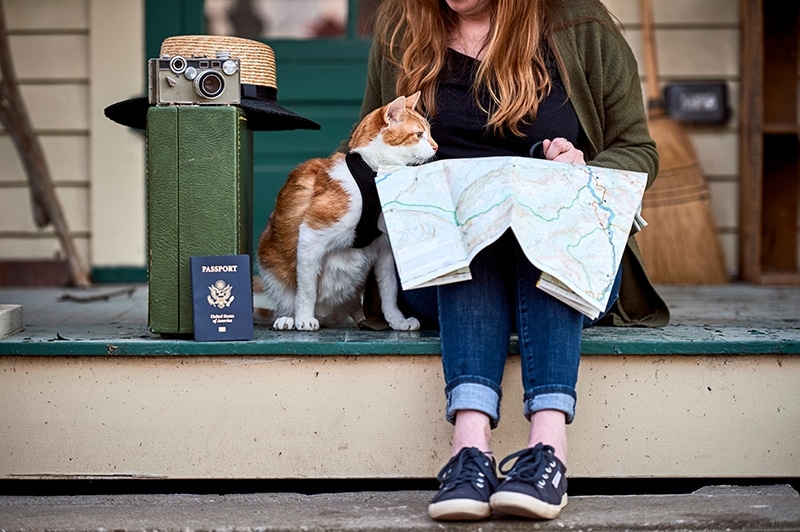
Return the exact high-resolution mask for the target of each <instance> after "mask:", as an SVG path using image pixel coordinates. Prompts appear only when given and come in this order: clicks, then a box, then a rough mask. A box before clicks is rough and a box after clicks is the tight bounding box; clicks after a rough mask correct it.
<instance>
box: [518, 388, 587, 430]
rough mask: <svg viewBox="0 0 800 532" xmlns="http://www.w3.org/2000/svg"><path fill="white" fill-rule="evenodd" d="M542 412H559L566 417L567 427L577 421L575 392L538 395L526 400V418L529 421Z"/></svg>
mask: <svg viewBox="0 0 800 532" xmlns="http://www.w3.org/2000/svg"><path fill="white" fill-rule="evenodd" d="M540 410H559V411H561V412H564V414H565V415H566V420H567V425H569V424H570V423H572V422H573V421H574V420H575V396H574V392H572V391H571V392H570V393H563V392H551V393H538V394H536V395H533V396H531V397H529V398H526V399H525V417H526V418H528V420H530V419H531V416H532V415H533V414H534V413H535V412H538V411H540Z"/></svg>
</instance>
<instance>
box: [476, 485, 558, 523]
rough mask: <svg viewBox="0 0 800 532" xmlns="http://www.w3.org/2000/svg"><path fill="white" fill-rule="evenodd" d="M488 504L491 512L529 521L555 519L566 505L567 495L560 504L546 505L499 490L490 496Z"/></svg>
mask: <svg viewBox="0 0 800 532" xmlns="http://www.w3.org/2000/svg"><path fill="white" fill-rule="evenodd" d="M489 504H491V506H492V509H493V510H496V511H498V512H501V513H504V514H507V515H516V516H519V517H529V518H531V519H555V518H556V517H558V516H559V514H560V513H561V510H562V508H564V507H565V506H566V505H567V494H566V493H565V494H564V496H563V497H562V498H561V504H548V503H546V502H544V501H541V500H539V499H537V498H535V497H531V496H530V495H525V494H524V493H517V492H515V491H502V490H501V491H498V492H496V493H494V494H492V497H491V498H490V499H489Z"/></svg>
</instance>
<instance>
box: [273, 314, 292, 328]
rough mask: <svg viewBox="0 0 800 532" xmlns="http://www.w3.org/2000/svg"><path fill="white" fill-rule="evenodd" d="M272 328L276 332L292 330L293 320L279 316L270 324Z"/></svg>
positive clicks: (289, 317)
mask: <svg viewBox="0 0 800 532" xmlns="http://www.w3.org/2000/svg"><path fill="white" fill-rule="evenodd" d="M272 328H273V329H275V330H276V331H291V330H292V329H294V318H292V317H291V316H281V317H280V318H278V319H277V320H275V323H273V324H272Z"/></svg>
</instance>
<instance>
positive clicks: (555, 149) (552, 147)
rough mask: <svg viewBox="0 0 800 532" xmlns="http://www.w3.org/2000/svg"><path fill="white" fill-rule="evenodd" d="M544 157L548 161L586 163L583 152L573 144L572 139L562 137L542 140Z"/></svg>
mask: <svg viewBox="0 0 800 532" xmlns="http://www.w3.org/2000/svg"><path fill="white" fill-rule="evenodd" d="M542 148H543V151H544V157H545V159H547V160H548V161H559V162H562V163H572V164H586V161H584V160H583V152H582V151H581V150H579V149H578V148H576V147H575V146H573V145H572V143H571V142H570V141H568V140H567V139H565V138H562V137H556V138H554V139H553V140H547V139H545V140H544V141H542Z"/></svg>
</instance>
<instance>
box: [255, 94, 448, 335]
mask: <svg viewBox="0 0 800 532" xmlns="http://www.w3.org/2000/svg"><path fill="white" fill-rule="evenodd" d="M418 100H419V93H418V92H417V93H416V94H414V95H412V96H409V97H407V98H406V97H404V96H401V97H399V98H397V99H395V100H394V101H393V102H391V103H389V104H387V105H385V106H384V107H381V108H379V109H376V110H375V111H373V112H372V113H370V114H368V115H367V116H365V117H364V119H363V120H362V121H361V122H360V123H359V124H358V126H356V129H355V130H354V131H353V134H352V135H351V137H350V143H349V145H350V153H349V154H347V156H345V155H344V154H342V153H336V154H334V155H332V156H331V157H328V158H317V159H311V160H309V161H306V162H305V163H302V164H300V165H299V166H298V167H297V168H296V169H295V170H294V171H292V172H291V174H289V178H288V179H287V181H286V183H285V185H284V186H283V188H282V189H281V191H280V192H279V193H278V196H277V198H276V202H275V210H274V211H273V213H272V215H271V216H270V221H269V222H268V223H267V227H266V229H264V232H263V233H262V235H261V238H260V241H259V245H258V261H259V266H260V268H261V277H262V280H263V286H264V291H265V293H266V296H267V298H268V299H269V300H270V301H271V302H272V304H273V305H274V306H275V317H276V319H275V322H274V323H273V327H274V328H275V329H278V330H291V329H297V330H302V331H315V330H317V329H319V328H320V326H321V325H322V326H326V327H337V326H343V325H347V324H350V325H352V324H353V323H355V324H358V323H359V322H360V321H361V320H363V319H364V311H363V306H362V297H363V293H364V286H365V284H366V280H367V276H368V275H369V273H370V271H371V270H373V269H374V271H375V279H376V281H377V285H378V291H379V293H380V298H381V310H382V311H383V315H384V318H385V319H386V321H387V322H388V323H389V326H390V327H391V328H393V329H395V330H404V331H412V330H417V329H419V321H417V319H416V318H413V317H409V318H406V317H405V316H404V315H403V313H402V312H401V311H400V309H398V307H397V290H398V288H397V277H396V273H395V263H394V257H393V256H392V251H391V248H390V246H389V239H388V237H387V236H386V232H385V229H383V217H382V215H380V211H379V208H380V205H379V203H378V204H377V206H376V203H377V190H376V189H375V182H374V172H375V171H376V170H377V169H378V166H379V165H381V164H393V165H414V164H420V163H423V162H425V161H427V160H428V159H431V158H432V157H433V156H434V155H435V153H436V150H437V149H438V146H437V145H436V142H434V140H433V139H432V138H431V136H430V126H429V124H428V122H427V120H425V118H424V117H423V116H422V115H421V114H419V113H418V112H417V111H415V110H414V108H415V107H416V104H417V102H418ZM358 170H362V171H361V172H359V171H358ZM363 170H366V171H367V173H371V175H369V176H367V177H362V178H361V181H360V182H359V179H358V176H359V175H362V176H363V173H364V172H363ZM370 212H372V213H373V214H370Z"/></svg>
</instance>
